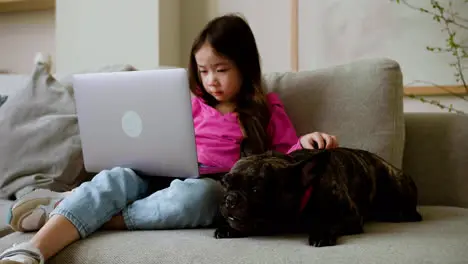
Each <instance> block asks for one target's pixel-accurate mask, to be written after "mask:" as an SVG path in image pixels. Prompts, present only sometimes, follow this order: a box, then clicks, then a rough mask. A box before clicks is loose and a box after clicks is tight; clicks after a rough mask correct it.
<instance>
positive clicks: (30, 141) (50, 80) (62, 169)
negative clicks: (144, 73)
mask: <svg viewBox="0 0 468 264" xmlns="http://www.w3.org/2000/svg"><path fill="white" fill-rule="evenodd" d="M49 69H50V60H49V61H48V60H47V59H44V56H42V54H39V56H38V57H36V63H35V69H34V71H33V73H32V75H31V77H30V80H29V83H28V84H27V86H26V87H25V88H24V89H21V90H20V91H18V92H17V93H15V94H14V95H11V96H10V97H9V98H8V100H7V101H6V102H5V103H4V105H3V106H2V107H0V138H2V140H1V141H0V199H8V198H14V197H20V196H22V194H25V193H27V192H29V191H31V190H33V189H34V188H46V189H50V190H53V191H68V190H70V189H72V188H74V187H75V186H77V185H78V184H80V183H81V182H82V181H84V180H86V179H87V176H88V174H86V173H85V172H84V167H83V158H82V153H81V142H80V137H79V132H78V122H77V118H76V113H75V104H74V98H73V88H72V85H71V82H70V80H71V77H70V76H68V78H64V81H62V82H61V81H58V80H57V79H56V78H54V77H53V76H52V75H51V74H50V73H49ZM127 69H129V67H128V66H127V65H124V66H123V67H122V65H121V66H120V67H113V68H111V67H109V68H108V69H106V70H109V71H116V70H127Z"/></svg>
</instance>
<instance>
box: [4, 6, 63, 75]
mask: <svg viewBox="0 0 468 264" xmlns="http://www.w3.org/2000/svg"><path fill="white" fill-rule="evenodd" d="M38 51H44V52H47V53H49V54H51V55H52V58H55V12H54V11H36V12H27V13H1V14H0V70H8V71H11V72H14V73H30V72H31V71H32V69H33V64H34V56H35V54H36V52H38Z"/></svg>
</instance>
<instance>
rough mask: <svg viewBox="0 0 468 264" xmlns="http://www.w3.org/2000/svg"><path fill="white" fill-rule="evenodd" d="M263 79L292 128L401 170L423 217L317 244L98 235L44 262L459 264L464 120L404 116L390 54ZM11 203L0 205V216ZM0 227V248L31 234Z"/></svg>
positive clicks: (466, 202) (465, 183)
mask: <svg viewBox="0 0 468 264" xmlns="http://www.w3.org/2000/svg"><path fill="white" fill-rule="evenodd" d="M265 81H266V84H267V87H268V89H269V90H270V91H275V92H278V93H279V94H280V96H281V98H282V99H283V101H284V103H285V105H286V110H287V111H288V113H289V114H290V116H291V119H292V120H293V123H294V125H295V126H296V128H297V130H298V133H299V134H303V133H306V132H310V131H317V130H319V131H327V132H329V133H333V134H336V135H337V136H338V137H339V139H340V142H341V145H343V146H351V147H360V148H365V149H369V150H371V151H374V152H376V153H378V154H380V155H382V156H383V157H385V158H386V159H388V160H390V161H391V162H392V163H394V164H395V165H396V166H398V167H400V166H401V167H403V168H404V170H405V171H406V172H407V173H408V174H410V175H411V176H412V177H413V178H414V180H415V181H416V183H417V186H418V188H419V198H420V212H421V213H422V215H423V218H424V220H423V221H422V222H420V223H368V224H366V226H365V233H364V234H361V235H354V236H347V237H343V238H342V239H340V240H339V241H338V245H337V246H334V247H326V248H313V247H310V246H308V245H307V239H306V236H305V235H304V236H280V237H256V238H241V239H226V240H216V239H214V238H213V230H212V229H194V230H158V231H135V232H104V231H101V232H98V233H96V234H94V235H92V236H91V237H90V238H89V239H86V240H82V241H79V242H77V243H74V244H72V245H70V246H69V247H67V248H66V249H64V250H63V251H62V252H61V253H59V254H58V255H57V256H56V257H54V258H53V259H51V260H50V262H49V263H60V264H71V263H141V264H143V263H144V264H146V263H207V264H208V263H209V264H212V263H239V264H240V263H271V264H273V263H308V264H315V263H336V264H354V263H385V264H390V263H399V264H403V263H404V264H406V263H408V264H410V263H411V264H416V263H421V264H423V263H424V264H436V263H437V264H439V263H440V264H461V263H468V209H467V208H468V173H467V169H468V165H467V164H466V162H467V161H468V151H467V150H468V143H467V141H466V139H467V138H468V117H466V116H456V115H455V114H448V113H447V114H445V113H441V114H435V113H404V112H403V104H402V97H403V95H402V92H403V91H402V73H401V70H400V67H399V65H398V63H397V62H395V61H393V60H389V59H367V60H361V61H355V62H352V63H349V64H346V65H340V66H335V67H331V68H327V69H321V70H316V71H310V72H300V73H269V74H266V75H265ZM1 86H2V83H1V82H0V88H1ZM0 93H1V90H0ZM2 140H8V139H6V138H2ZM0 177H1V176H0ZM11 203H12V201H6V200H3V201H2V202H1V208H0V209H1V214H2V215H1V219H5V218H6V217H5V213H6V212H7V208H8V206H9V205H10V204H11ZM89 217H92V212H90V216H89ZM3 223H4V222H3ZM2 225H3V231H2V232H1V233H0V236H3V237H1V238H0V250H4V249H5V248H7V247H8V246H10V245H11V244H13V243H17V242H20V241H25V240H27V239H28V238H30V237H31V236H32V234H20V233H11V231H10V230H8V228H7V227H6V225H4V224H2ZM8 233H10V234H8ZM7 234H8V235H7Z"/></svg>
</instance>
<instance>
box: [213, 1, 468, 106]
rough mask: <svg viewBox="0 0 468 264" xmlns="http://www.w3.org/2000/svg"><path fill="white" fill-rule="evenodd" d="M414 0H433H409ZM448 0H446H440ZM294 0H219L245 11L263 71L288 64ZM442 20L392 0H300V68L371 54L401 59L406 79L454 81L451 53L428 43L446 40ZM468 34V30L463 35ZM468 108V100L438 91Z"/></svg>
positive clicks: (227, 8)
mask: <svg viewBox="0 0 468 264" xmlns="http://www.w3.org/2000/svg"><path fill="white" fill-rule="evenodd" d="M408 1H409V2H410V3H413V4H415V5H418V6H420V5H422V4H426V5H427V3H429V2H430V1H429V0H408ZM440 2H447V0H440ZM453 2H454V3H458V4H455V5H454V8H455V9H456V10H457V11H458V12H459V13H460V14H467V15H465V16H468V5H467V4H464V3H462V2H463V1H457V0H454V1H453ZM290 10H291V9H290V1H285V0H257V1H249V0H238V1H230V0H219V12H220V13H225V12H232V11H238V12H242V13H243V14H245V16H246V17H247V19H248V20H249V22H250V23H251V26H252V28H253V30H254V33H255V35H256V38H257V41H258V45H259V49H260V52H261V55H262V57H263V68H264V71H266V72H268V71H283V70H290V69H291V68H290V49H289V41H290V18H291V16H290V15H291V12H290ZM445 37H446V35H444V34H443V33H442V32H441V31H440V26H439V24H437V23H436V22H434V21H433V20H432V18H431V17H430V16H428V15H423V14H421V13H419V12H417V11H414V10H412V9H409V8H407V7H406V6H402V5H397V4H396V3H392V2H390V0H382V1H376V0H346V1H345V0H327V1H318V0H315V1H313V0H300V1H299V69H300V70H313V69H320V68H324V67H329V66H333V65H337V64H343V63H347V62H350V61H353V60H356V59H362V58H369V57H389V58H392V59H395V60H397V61H398V62H399V63H400V65H401V67H402V70H403V74H404V83H405V84H407V83H410V82H412V81H414V80H425V81H431V82H436V83H438V84H440V85H454V84H456V82H455V78H454V77H453V73H454V71H453V69H452V68H450V67H449V63H450V62H451V57H450V56H449V55H435V54H432V53H430V52H428V51H426V46H428V45H429V46H430V45H432V46H437V45H439V46H440V45H444V39H445ZM465 37H467V38H468V35H467V36H465ZM430 99H436V100H441V101H442V103H445V104H454V105H455V106H458V107H459V108H463V109H465V110H466V111H468V103H466V102H462V101H460V100H456V99H451V98H448V99H447V98H446V97H436V98H430ZM405 111H410V112H419V111H441V110H439V109H438V108H437V107H433V106H430V105H427V104H422V103H420V102H419V101H416V100H413V99H409V98H408V99H405Z"/></svg>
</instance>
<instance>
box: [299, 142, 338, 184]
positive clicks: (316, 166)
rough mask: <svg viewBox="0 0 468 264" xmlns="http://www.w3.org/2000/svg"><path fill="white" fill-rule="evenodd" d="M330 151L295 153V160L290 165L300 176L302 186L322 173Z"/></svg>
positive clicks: (310, 182)
mask: <svg viewBox="0 0 468 264" xmlns="http://www.w3.org/2000/svg"><path fill="white" fill-rule="evenodd" d="M329 154H330V152H328V151H326V150H318V151H313V150H311V151H308V150H306V151H301V153H300V154H299V153H298V155H295V156H294V157H295V159H296V161H295V162H294V163H293V164H292V165H291V167H292V169H293V170H294V174H295V175H297V176H298V177H300V182H301V184H302V186H310V185H311V184H312V182H313V181H314V179H315V178H316V177H317V176H320V175H322V174H323V173H324V171H325V169H326V167H327V165H328V160H329V157H330V155H329Z"/></svg>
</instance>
